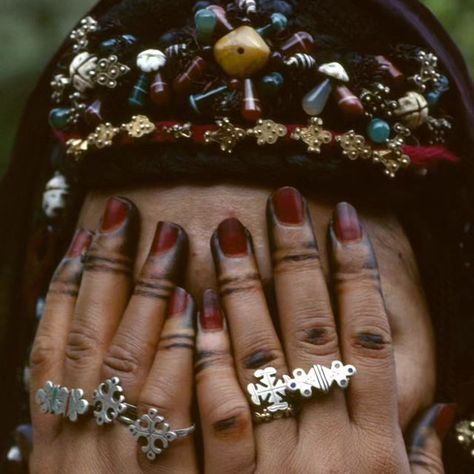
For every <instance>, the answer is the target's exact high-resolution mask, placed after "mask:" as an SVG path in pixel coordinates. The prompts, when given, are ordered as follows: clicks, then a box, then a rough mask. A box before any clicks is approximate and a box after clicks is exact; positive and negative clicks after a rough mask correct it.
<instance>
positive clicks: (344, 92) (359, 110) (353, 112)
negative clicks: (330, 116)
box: [334, 86, 365, 118]
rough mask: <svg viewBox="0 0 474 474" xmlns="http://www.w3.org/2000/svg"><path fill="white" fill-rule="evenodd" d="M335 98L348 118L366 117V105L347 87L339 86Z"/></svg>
mask: <svg viewBox="0 0 474 474" xmlns="http://www.w3.org/2000/svg"><path fill="white" fill-rule="evenodd" d="M334 98H335V99H336V102H337V105H338V107H339V108H340V109H341V110H342V112H343V113H344V115H345V116H346V117H347V118H359V117H362V116H363V115H364V113H365V110H364V105H363V104H362V102H361V101H360V99H359V98H358V97H356V96H355V95H354V94H353V93H352V91H351V90H350V89H348V88H347V87H346V86H337V87H336V88H335V89H334Z"/></svg>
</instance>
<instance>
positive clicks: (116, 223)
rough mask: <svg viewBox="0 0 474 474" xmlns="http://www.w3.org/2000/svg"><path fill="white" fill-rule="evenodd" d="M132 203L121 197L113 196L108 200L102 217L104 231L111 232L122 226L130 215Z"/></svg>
mask: <svg viewBox="0 0 474 474" xmlns="http://www.w3.org/2000/svg"><path fill="white" fill-rule="evenodd" d="M129 211H130V205H129V203H128V202H127V201H125V200H124V199H121V198H117V197H112V198H110V199H109V200H108V201H107V205H106V208H105V212H104V215H103V217H102V224H101V230H102V232H111V231H113V230H115V229H117V228H118V227H120V226H121V225H122V224H123V223H124V222H125V220H126V219H127V217H128V213H129Z"/></svg>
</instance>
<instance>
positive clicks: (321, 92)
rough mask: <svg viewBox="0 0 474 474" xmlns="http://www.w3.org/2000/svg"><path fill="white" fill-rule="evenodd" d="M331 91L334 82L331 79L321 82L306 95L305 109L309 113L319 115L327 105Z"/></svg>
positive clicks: (304, 99) (304, 100)
mask: <svg viewBox="0 0 474 474" xmlns="http://www.w3.org/2000/svg"><path fill="white" fill-rule="evenodd" d="M331 91H332V84H331V80H330V79H326V80H325V81H323V82H321V84H319V85H318V86H316V87H315V88H314V89H313V90H311V91H310V92H308V94H306V95H305V96H304V98H303V104H302V105H303V110H304V111H305V112H306V113H307V114H308V115H319V114H320V113H321V112H322V111H323V110H324V108H325V107H326V104H327V103H328V100H329V97H330V95H331Z"/></svg>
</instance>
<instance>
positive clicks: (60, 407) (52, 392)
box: [35, 381, 89, 422]
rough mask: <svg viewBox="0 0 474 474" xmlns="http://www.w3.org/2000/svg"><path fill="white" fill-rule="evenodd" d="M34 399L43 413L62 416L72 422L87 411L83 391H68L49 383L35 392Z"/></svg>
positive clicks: (87, 406) (74, 389)
mask: <svg viewBox="0 0 474 474" xmlns="http://www.w3.org/2000/svg"><path fill="white" fill-rule="evenodd" d="M35 399H36V402H37V403H38V405H39V407H40V409H41V411H42V412H43V413H49V414H52V415H58V416H63V417H64V418H68V419H69V420H70V421H72V422H75V421H77V420H78V418H79V416H80V415H85V414H86V413H87V412H88V411H89V402H88V401H87V400H85V399H84V390H82V389H80V388H73V389H68V388H67V387H61V386H60V385H56V384H54V383H53V382H50V381H48V382H46V383H45V384H44V385H43V388H40V389H39V390H37V392H36V396H35Z"/></svg>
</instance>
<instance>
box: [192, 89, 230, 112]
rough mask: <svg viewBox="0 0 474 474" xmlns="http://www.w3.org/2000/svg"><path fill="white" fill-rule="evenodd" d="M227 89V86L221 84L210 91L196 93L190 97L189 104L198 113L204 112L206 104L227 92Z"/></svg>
mask: <svg viewBox="0 0 474 474" xmlns="http://www.w3.org/2000/svg"><path fill="white" fill-rule="evenodd" d="M227 90H228V87H227V86H221V87H217V88H216V89H213V90H211V91H209V92H205V93H204V94H194V95H192V96H190V97H189V104H190V105H191V107H192V108H193V110H194V111H195V112H196V113H198V114H200V113H202V111H203V108H205V106H206V104H209V103H211V102H212V101H213V100H214V99H215V98H216V97H217V96H218V95H220V94H222V93H224V92H226V91H227Z"/></svg>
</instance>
